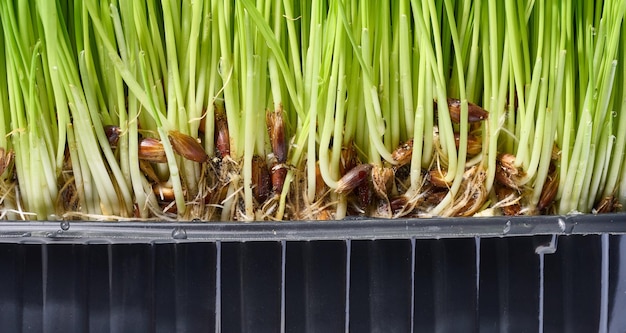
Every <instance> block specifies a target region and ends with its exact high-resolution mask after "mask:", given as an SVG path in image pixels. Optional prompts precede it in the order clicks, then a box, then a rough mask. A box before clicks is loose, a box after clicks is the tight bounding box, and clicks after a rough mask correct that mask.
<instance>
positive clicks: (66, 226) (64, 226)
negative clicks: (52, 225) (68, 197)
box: [61, 221, 70, 231]
mask: <svg viewBox="0 0 626 333" xmlns="http://www.w3.org/2000/svg"><path fill="white" fill-rule="evenodd" d="M61 229H62V230H64V231H68V230H70V222H69V221H62V222H61Z"/></svg>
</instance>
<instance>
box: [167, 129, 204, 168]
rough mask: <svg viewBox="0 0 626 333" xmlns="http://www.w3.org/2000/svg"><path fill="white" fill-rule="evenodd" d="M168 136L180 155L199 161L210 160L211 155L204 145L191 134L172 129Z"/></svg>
mask: <svg viewBox="0 0 626 333" xmlns="http://www.w3.org/2000/svg"><path fill="white" fill-rule="evenodd" d="M167 137H168V138H169V139H170V143H171V144H172V148H173V149H174V151H175V152H176V153H178V154H179V155H180V156H182V157H184V158H186V159H188V160H191V161H194V162H198V163H204V162H206V161H208V160H209V155H207V153H206V152H205V151H204V147H202V145H201V144H200V142H198V140H196V139H194V138H193V137H191V136H190V135H187V134H183V133H181V132H179V131H176V130H172V131H169V132H168V136H167Z"/></svg>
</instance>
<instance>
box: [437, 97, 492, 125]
mask: <svg viewBox="0 0 626 333" xmlns="http://www.w3.org/2000/svg"><path fill="white" fill-rule="evenodd" d="M467 107H468V108H467V121H468V122H469V123H476V122H480V121H483V120H485V119H487V118H489V112H487V111H486V110H485V109H483V108H482V107H480V106H478V105H476V104H474V103H469V102H468V103H467ZM435 108H437V103H435ZM448 110H449V112H450V120H452V122H454V123H457V124H459V123H461V101H460V100H459V99H456V98H448Z"/></svg>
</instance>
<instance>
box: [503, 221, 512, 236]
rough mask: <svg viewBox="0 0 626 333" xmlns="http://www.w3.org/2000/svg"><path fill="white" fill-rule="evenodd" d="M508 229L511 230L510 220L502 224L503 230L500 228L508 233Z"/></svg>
mask: <svg viewBox="0 0 626 333" xmlns="http://www.w3.org/2000/svg"><path fill="white" fill-rule="evenodd" d="M509 231H511V221H506V224H505V225H504V230H502V232H503V233H505V234H508V233H509Z"/></svg>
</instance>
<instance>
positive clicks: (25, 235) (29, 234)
mask: <svg viewBox="0 0 626 333" xmlns="http://www.w3.org/2000/svg"><path fill="white" fill-rule="evenodd" d="M32 235H33V234H31V233H30V232H25V233H23V234H22V237H30V236H32Z"/></svg>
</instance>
